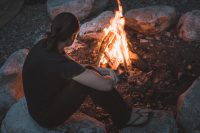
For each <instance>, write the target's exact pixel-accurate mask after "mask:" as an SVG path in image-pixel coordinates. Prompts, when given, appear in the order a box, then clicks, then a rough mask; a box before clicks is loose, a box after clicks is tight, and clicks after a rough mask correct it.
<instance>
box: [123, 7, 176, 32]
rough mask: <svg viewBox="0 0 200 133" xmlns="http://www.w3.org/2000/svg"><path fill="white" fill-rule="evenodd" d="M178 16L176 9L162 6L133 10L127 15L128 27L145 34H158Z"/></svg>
mask: <svg viewBox="0 0 200 133" xmlns="http://www.w3.org/2000/svg"><path fill="white" fill-rule="evenodd" d="M176 16H177V15H176V10H175V8H173V7H170V6H162V5H161V6H150V7H146V8H139V9H132V10H130V11H128V12H127V13H126V14H125V18H126V25H127V26H128V27H130V28H131V29H133V30H136V31H138V32H140V33H143V34H156V33H160V32H162V31H164V30H166V29H167V28H168V27H169V26H170V25H171V24H172V23H173V22H174V20H175V19H176Z"/></svg>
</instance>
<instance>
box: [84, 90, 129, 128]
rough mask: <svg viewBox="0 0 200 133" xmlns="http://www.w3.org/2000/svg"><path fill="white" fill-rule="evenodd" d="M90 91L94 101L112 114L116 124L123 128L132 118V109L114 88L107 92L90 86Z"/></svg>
mask: <svg viewBox="0 0 200 133" xmlns="http://www.w3.org/2000/svg"><path fill="white" fill-rule="evenodd" d="M87 89H88V88H87ZM88 92H89V95H90V97H91V98H92V100H93V101H94V103H95V104H97V105H99V106H101V107H102V108H103V109H105V111H107V112H108V113H109V114H110V115H111V117H112V120H113V123H114V125H115V126H117V127H118V128H122V127H124V126H125V125H126V123H127V122H128V121H129V120H130V117H131V111H132V109H131V108H130V107H129V106H128V104H127V103H126V102H125V101H124V100H123V99H122V97H121V96H120V94H119V93H118V92H117V91H116V90H115V89H114V88H113V89H112V90H111V91H107V92H105V91H98V90H94V89H91V88H89V91H88Z"/></svg>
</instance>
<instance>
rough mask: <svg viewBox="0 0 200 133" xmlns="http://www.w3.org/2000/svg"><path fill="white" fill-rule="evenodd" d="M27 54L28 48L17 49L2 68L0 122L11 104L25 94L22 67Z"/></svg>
mask: <svg viewBox="0 0 200 133" xmlns="http://www.w3.org/2000/svg"><path fill="white" fill-rule="evenodd" d="M27 54H28V50H27V49H22V50H18V51H16V52H15V53H13V54H12V55H11V56H10V57H9V58H8V59H7V61H6V62H5V63H4V65H3V66H2V67H1V69H0V123H1V120H2V118H3V117H4V115H5V114H6V111H7V110H8V109H9V108H10V107H11V105H12V104H14V103H15V102H16V101H17V100H18V99H20V98H21V97H22V96H23V95H24V93H23V84H22V67H23V64H24V61H25V58H26V56H27Z"/></svg>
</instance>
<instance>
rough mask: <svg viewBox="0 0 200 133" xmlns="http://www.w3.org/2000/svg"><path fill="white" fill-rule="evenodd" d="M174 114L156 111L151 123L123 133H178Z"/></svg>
mask: <svg viewBox="0 0 200 133" xmlns="http://www.w3.org/2000/svg"><path fill="white" fill-rule="evenodd" d="M177 132H178V131H177V126H176V121H175V119H174V116H173V113H170V112H165V111H154V112H153V115H152V117H151V118H150V120H149V122H148V123H147V124H146V125H144V126H138V127H137V126H136V127H128V128H124V129H123V130H122V131H121V133H177Z"/></svg>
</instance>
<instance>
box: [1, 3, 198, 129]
mask: <svg viewBox="0 0 200 133" xmlns="http://www.w3.org/2000/svg"><path fill="white" fill-rule="evenodd" d="M115 4H116V3H115V0H110V3H109V6H108V8H107V9H109V10H111V9H113V8H114V7H115ZM157 4H167V5H172V6H175V7H176V8H177V11H178V12H179V14H180V15H181V14H183V13H185V12H186V11H190V10H193V9H200V1H199V0H177V1H174V0H165V1H163V0H148V1H145V0H124V1H123V5H124V8H125V10H128V9H131V8H138V7H145V6H149V5H157ZM49 25H50V20H49V17H48V16H47V13H46V5H44V4H37V5H25V6H24V8H23V9H22V11H21V12H20V13H19V14H18V15H17V16H16V17H15V18H14V19H13V20H12V21H11V22H10V23H8V24H7V25H5V26H4V27H3V28H1V29H0V65H1V64H2V63H3V62H4V61H5V60H6V59H7V57H8V56H9V55H10V54H11V53H12V52H14V51H16V50H18V49H21V48H31V47H32V46H33V45H34V41H35V39H36V38H37V37H38V36H39V35H40V34H42V33H45V32H46V30H47V29H48V27H49ZM126 31H127V34H128V39H129V43H130V49H131V50H132V51H134V52H135V53H137V55H138V56H139V57H140V59H139V60H138V61H136V62H133V63H132V66H133V69H132V71H131V72H130V73H129V75H128V74H125V73H124V74H121V75H119V78H120V82H119V84H118V86H117V90H118V91H119V92H120V94H121V95H122V96H123V98H124V99H125V100H126V101H127V102H128V104H129V105H130V106H133V107H141V108H151V109H163V110H171V111H174V112H175V110H176V103H177V99H178V96H179V95H180V94H181V93H183V92H184V91H185V90H186V89H187V88H188V87H189V86H190V85H191V84H192V82H193V81H194V80H195V79H196V78H197V77H198V76H199V75H200V43H199V42H191V43H188V42H184V41H182V40H180V39H179V38H178V37H177V33H176V27H175V26H173V27H171V28H170V29H169V30H168V31H166V32H163V33H162V34H160V35H156V36H145V35H141V34H138V33H135V32H133V31H131V30H130V29H126ZM92 45H93V44H88V46H89V47H86V48H83V49H79V50H78V51H74V52H73V53H72V54H71V55H72V57H74V59H75V60H76V61H78V62H80V63H83V64H94V63H95V60H96V57H97V53H96V52H95V51H93V49H92V47H93V46H92ZM80 111H81V112H84V113H86V114H88V115H90V116H93V117H95V118H97V119H98V120H100V121H102V122H104V123H105V124H106V128H107V131H108V133H117V132H118V131H117V129H116V128H115V127H114V126H113V125H112V121H111V119H110V115H109V114H108V113H106V112H105V111H104V110H103V109H102V108H100V107H98V106H97V105H94V103H93V102H92V100H91V99H90V98H87V99H86V102H84V104H83V105H82V106H81V108H80Z"/></svg>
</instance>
